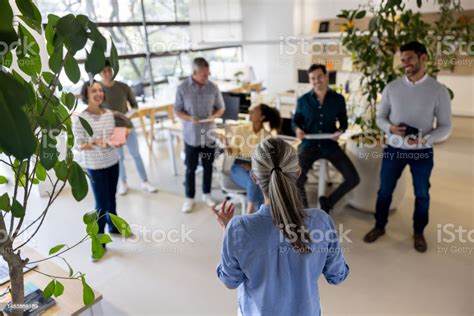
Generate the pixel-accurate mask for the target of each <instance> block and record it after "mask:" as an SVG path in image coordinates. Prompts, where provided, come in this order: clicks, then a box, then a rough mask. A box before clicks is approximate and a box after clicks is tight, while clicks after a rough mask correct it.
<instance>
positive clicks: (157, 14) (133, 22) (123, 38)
mask: <svg viewBox="0 0 474 316" xmlns="http://www.w3.org/2000/svg"><path fill="white" fill-rule="evenodd" d="M235 1H237V0H232V1H231V2H230V3H228V4H219V10H221V9H222V10H223V12H224V13H225V14H224V15H225V16H222V17H223V18H224V20H227V19H228V18H229V16H228V15H229V14H230V13H232V14H231V15H232V17H231V19H232V20H234V21H235V19H237V20H239V19H240V16H239V14H240V13H239V12H240V7H239V4H238V3H237V5H236V2H235ZM142 3H143V9H144V12H145V17H143V14H142ZM37 4H38V7H39V9H40V10H41V12H42V14H43V19H44V22H46V21H47V16H48V14H49V13H53V14H56V15H59V16H64V15H66V14H70V13H72V14H76V15H77V14H84V15H86V16H88V17H89V19H91V20H92V21H94V22H96V23H97V24H98V26H99V29H100V31H101V32H102V34H103V35H104V36H105V38H106V39H107V40H108V41H110V39H112V40H113V41H114V43H115V46H116V47H117V51H118V54H119V57H120V71H119V73H118V75H117V79H119V80H122V81H126V82H135V81H141V82H143V83H144V84H145V85H146V92H147V94H154V95H156V93H154V92H155V90H156V91H157V92H159V91H160V90H161V88H159V85H160V84H162V83H165V82H166V79H167V77H169V76H174V77H184V76H188V75H189V74H190V73H191V61H192V59H193V58H195V57H198V56H202V57H204V58H206V59H208V60H209V61H221V62H226V61H229V62H234V61H241V48H240V46H238V45H239V44H236V46H235V47H229V48H227V47H226V48H222V47H219V46H228V45H222V43H219V42H216V43H214V44H209V43H208V44H206V46H205V47H204V46H203V45H201V44H202V43H201V42H202V40H203V39H202V38H196V39H193V38H192V37H193V36H195V35H196V33H195V32H192V26H191V24H192V23H191V22H190V19H191V18H190V15H191V14H190V6H191V5H192V6H193V10H194V9H195V6H196V5H200V4H199V3H198V2H194V1H190V0H143V2H142V1H141V0H54V1H53V0H37ZM206 11H207V9H206ZM213 12H215V11H213ZM206 14H207V16H208V17H209V18H210V20H212V22H211V26H213V27H212V28H211V29H208V27H209V25H206V26H205V29H206V30H208V31H209V32H210V33H209V34H211V33H212V34H214V36H213V40H216V39H218V40H223V39H224V38H225V39H227V40H228V41H233V40H234V39H235V40H237V41H238V40H239V39H240V38H241V28H240V26H239V23H235V22H231V25H229V24H228V23H227V22H224V23H222V24H221V23H220V22H217V23H216V22H215V21H216V20H219V18H220V15H219V14H218V15H216V16H211V15H209V14H210V13H209V12H206ZM198 20H199V19H198ZM195 22H196V25H199V21H195ZM193 23H194V22H193ZM226 34H227V35H228V36H227V37H226ZM147 37H148V47H147V45H146V44H147V43H146V38H147ZM210 45H213V46H215V47H214V48H212V47H209V46H210ZM196 49H201V50H200V51H196ZM191 51H192V52H191ZM76 57H77V58H78V59H81V60H82V62H83V61H84V59H85V58H86V52H85V50H82V51H80V52H78V54H77V55H76ZM150 67H151V72H150ZM81 74H82V78H83V79H84V80H86V79H87V74H86V73H85V72H84V67H83V65H81ZM150 74H151V75H150ZM64 79H66V78H64ZM67 82H68V80H65V83H67ZM80 84H81V83H78V84H77V85H76V86H71V87H68V86H66V88H67V89H68V88H69V89H72V90H77V89H78V88H79V85H80Z"/></svg>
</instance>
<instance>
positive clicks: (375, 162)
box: [346, 138, 407, 213]
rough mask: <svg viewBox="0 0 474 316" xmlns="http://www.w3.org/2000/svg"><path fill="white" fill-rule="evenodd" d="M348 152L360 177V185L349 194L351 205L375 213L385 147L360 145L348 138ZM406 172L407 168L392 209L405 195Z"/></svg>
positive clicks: (397, 189)
mask: <svg viewBox="0 0 474 316" xmlns="http://www.w3.org/2000/svg"><path fill="white" fill-rule="evenodd" d="M346 154H347V156H349V159H350V160H351V161H352V163H353V164H354V166H355V168H356V170H357V172H358V173H359V177H360V183H359V185H358V186H357V187H355V188H354V189H353V190H352V191H350V192H349V193H348V194H347V199H348V202H349V205H351V206H352V207H354V208H355V209H358V210H361V211H365V212H370V213H375V203H376V200H377V192H378V190H379V187H380V168H381V167H382V154H383V148H382V146H381V145H380V144H377V145H371V146H358V144H357V142H356V141H355V140H353V139H351V138H348V140H347V143H346ZM406 173H407V171H406V169H405V170H404V172H403V173H402V176H401V177H400V179H398V182H397V186H396V187H395V191H394V192H393V198H392V204H391V205H390V210H394V209H396V208H397V206H398V205H400V203H401V202H402V200H403V198H404V196H405V190H406V186H407V175H406Z"/></svg>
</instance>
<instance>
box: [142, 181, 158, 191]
mask: <svg viewBox="0 0 474 316" xmlns="http://www.w3.org/2000/svg"><path fill="white" fill-rule="evenodd" d="M142 190H143V191H147V192H149V193H154V192H156V191H158V189H157V188H155V187H154V186H152V185H151V184H150V182H148V181H145V182H142Z"/></svg>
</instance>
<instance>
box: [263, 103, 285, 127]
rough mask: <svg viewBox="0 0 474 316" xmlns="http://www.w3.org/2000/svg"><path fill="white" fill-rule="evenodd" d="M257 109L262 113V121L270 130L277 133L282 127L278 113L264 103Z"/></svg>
mask: <svg viewBox="0 0 474 316" xmlns="http://www.w3.org/2000/svg"><path fill="white" fill-rule="evenodd" d="M259 107H260V111H261V112H262V115H263V116H264V117H265V119H264V120H263V121H264V122H268V123H269V124H270V129H271V130H276V131H277V132H279V131H280V129H281V125H282V119H281V115H280V111H278V110H277V109H276V108H274V107H271V106H268V105H266V104H264V103H260V104H259Z"/></svg>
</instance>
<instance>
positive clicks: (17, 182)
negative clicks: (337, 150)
mask: <svg viewBox="0 0 474 316" xmlns="http://www.w3.org/2000/svg"><path fill="white" fill-rule="evenodd" d="M15 2H16V6H17V7H18V9H19V11H20V13H19V14H18V15H17V16H16V19H15V23H14V22H13V11H12V9H11V7H10V3H9V1H8V0H0V8H1V9H0V38H1V39H2V42H3V43H4V44H6V45H7V46H8V47H6V48H5V49H4V50H2V51H1V52H0V113H1V115H0V153H2V154H4V155H6V158H2V161H0V163H1V164H4V165H5V166H7V167H8V168H10V169H11V171H12V172H11V174H13V175H14V179H12V181H11V182H12V183H13V184H14V189H13V190H11V191H12V193H4V194H3V195H1V196H0V212H1V213H2V214H1V216H2V217H0V220H3V221H5V220H6V219H8V220H11V223H10V225H5V226H6V227H12V228H13V231H6V232H3V234H7V236H10V238H11V239H12V240H10V238H9V239H8V241H7V243H4V244H2V245H1V246H2V247H4V246H5V245H7V246H8V242H11V243H13V241H14V238H16V234H21V232H22V224H23V220H19V219H23V218H24V217H25V214H26V212H27V211H28V206H29V205H30V204H28V199H29V197H30V195H29V193H30V192H31V189H32V187H33V186H34V185H37V184H38V183H40V182H41V181H51V184H52V185H53V189H52V190H51V191H50V192H49V201H48V203H45V204H47V206H46V209H45V211H44V213H43V214H44V215H45V214H46V212H47V211H48V209H49V207H50V206H51V204H52V203H53V202H54V200H55V198H56V197H57V196H58V195H59V193H61V191H62V188H64V185H65V182H66V181H67V182H68V183H69V184H70V186H71V189H72V195H73V197H74V198H75V199H76V200H77V201H80V200H82V199H83V198H84V197H85V196H86V195H87V192H88V184H87V179H86V174H85V173H84V171H83V169H82V168H81V167H80V166H79V165H78V164H77V163H76V162H75V161H74V157H73V152H72V148H73V146H74V135H73V133H72V123H71V116H72V115H73V113H74V111H75V110H76V106H77V101H76V98H75V96H74V94H72V93H70V92H66V91H62V87H63V85H62V84H61V82H60V81H59V77H60V74H61V72H62V71H63V70H64V72H65V74H66V76H67V78H68V79H69V80H70V81H71V82H73V83H77V82H79V80H80V79H81V78H80V77H81V73H80V70H79V65H78V60H77V59H76V54H77V52H79V51H81V50H84V49H85V50H86V51H87V52H88V53H87V59H86V64H85V68H86V70H87V71H88V72H89V77H93V76H94V75H96V74H97V73H99V72H100V71H101V70H102V68H103V67H104V65H105V58H106V55H108V56H109V57H108V58H109V60H110V63H111V65H112V68H113V70H114V74H117V73H118V71H119V63H118V54H117V50H116V48H115V46H114V44H113V43H112V45H111V49H110V51H109V52H107V41H106V39H105V38H104V36H103V35H102V34H101V33H100V32H99V30H98V28H97V25H95V24H94V23H93V22H91V21H90V20H89V18H88V17H86V16H84V15H77V16H76V15H73V14H68V15H66V16H64V17H59V16H56V15H53V14H50V15H49V16H48V22H47V24H46V25H45V26H44V27H43V24H42V17H41V13H40V11H39V10H38V8H37V7H36V5H35V4H34V1H33V0H16V1H15ZM40 39H42V40H40ZM43 39H44V42H46V50H47V56H48V58H47V60H44V62H43V63H42V61H41V58H40V56H41V54H40V53H41V51H40V49H42V48H40V47H41V46H42V45H39V44H42V42H43ZM37 40H38V42H37ZM13 56H16V58H15V60H14V58H13ZM14 62H15V63H14ZM48 66H49V69H47V68H48ZM13 69H20V70H19V71H18V72H16V71H15V70H13ZM61 91H62V92H61ZM81 124H82V125H83V126H84V128H85V129H86V131H87V132H88V133H89V135H92V129H91V128H90V125H89V124H88V123H87V122H85V121H83V120H81ZM63 136H66V139H67V149H66V156H65V158H62V157H61V156H60V155H59V152H58V149H57V147H58V146H57V145H58V142H59V139H62V137H63ZM53 172H54V174H55V175H56V178H57V180H56V179H54V177H51V176H50V175H51V174H52V173H53ZM6 181H7V179H6V178H5V177H3V176H0V185H1V184H4V183H6ZM19 187H23V188H24V190H18V188H19ZM65 211H66V210H65ZM6 212H10V214H11V215H12V216H5V213H6ZM43 219H44V218H43ZM115 221H116V222H120V223H121V225H122V226H123V227H125V226H128V224H127V223H126V222H125V221H124V220H123V219H120V218H118V217H117V219H115ZM39 223H40V226H41V224H42V223H43V220H41V221H40V222H39ZM84 223H85V225H86V232H87V235H86V237H85V238H84V239H83V241H84V240H88V239H90V240H91V241H92V254H93V256H94V257H97V258H100V257H102V256H103V254H104V248H103V247H102V244H106V243H109V242H111V241H112V240H111V239H110V236H108V235H105V234H99V233H98V225H97V216H96V213H95V212H93V214H90V215H89V216H85V218H84ZM123 223H125V224H123ZM36 232H37V230H36ZM36 232H35V233H34V234H36ZM34 234H33V236H34ZM33 236H31V238H32V237H33ZM28 240H29V239H28ZM27 242H28V241H27ZM25 244H26V243H24V244H22V245H21V246H23V245H25ZM11 246H12V245H10V247H11ZM2 249H3V248H2ZM64 249H66V250H69V249H70V248H65V245H63V244H61V245H57V246H55V247H53V248H51V249H50V251H49V254H50V256H53V257H58V258H60V259H63V260H64V258H62V257H60V256H58V255H59V254H62V253H63V252H64ZM19 253H20V252H19V251H18V254H17V255H18V256H20V255H19ZM64 261H65V260H64ZM65 262H66V264H67V265H68V267H69V277H70V278H73V279H81V282H82V285H83V300H84V303H85V304H86V305H89V304H92V303H93V302H94V299H95V295H94V292H93V291H92V289H91V288H90V286H89V285H88V284H87V283H86V281H85V277H84V274H81V273H76V274H74V272H73V269H72V268H71V267H70V266H69V264H68V263H67V261H65ZM17 270H18V271H21V269H17ZM13 292H15V291H13ZM13 292H12V293H13ZM63 292H64V286H63V284H61V283H60V282H59V281H58V280H56V279H53V280H52V281H51V282H50V283H49V284H48V285H47V286H46V288H45V289H44V295H45V297H51V296H55V297H58V296H60V295H62V294H63ZM16 299H17V300H18V298H16ZM14 302H15V298H14Z"/></svg>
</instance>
